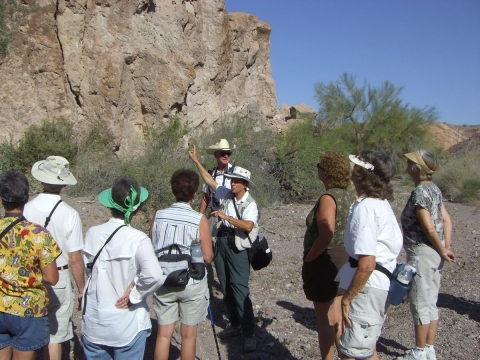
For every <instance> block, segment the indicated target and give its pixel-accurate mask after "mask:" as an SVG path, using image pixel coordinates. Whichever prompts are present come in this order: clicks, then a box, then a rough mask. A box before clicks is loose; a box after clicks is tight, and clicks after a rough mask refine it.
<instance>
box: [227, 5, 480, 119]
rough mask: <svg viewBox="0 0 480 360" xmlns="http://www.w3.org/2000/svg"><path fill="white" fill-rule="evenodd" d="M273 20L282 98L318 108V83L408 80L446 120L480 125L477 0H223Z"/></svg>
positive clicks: (412, 93) (415, 94) (419, 101)
mask: <svg viewBox="0 0 480 360" xmlns="http://www.w3.org/2000/svg"><path fill="white" fill-rule="evenodd" d="M225 3H226V7H227V10H228V11H229V12H233V11H242V12H247V13H250V14H253V15H256V16H258V18H259V19H260V20H263V21H266V22H268V23H269V24H270V25H271V26H272V34H271V49H270V50H271V62H272V77H273V79H274V80H275V82H276V88H277V97H278V105H279V106H280V105H282V104H284V103H286V104H289V105H295V104H300V103H306V104H308V105H310V106H312V107H313V108H315V109H317V108H318V105H317V102H316V100H315V98H314V94H315V92H314V85H315V84H316V83H318V82H324V83H328V82H330V81H336V80H337V79H339V77H340V75H341V74H342V73H343V72H347V73H349V74H353V75H355V76H356V77H357V82H358V83H359V84H362V83H363V81H365V80H366V81H367V82H368V83H370V84H371V85H373V86H375V87H378V86H379V85H381V84H382V83H383V82H384V81H385V80H388V81H390V82H391V83H393V84H394V85H395V86H397V87H403V91H402V93H401V97H402V99H403V100H404V101H405V102H407V103H409V104H410V105H411V106H415V107H418V108H423V107H425V106H435V107H436V109H437V111H438V112H439V120H438V121H440V122H447V123H450V124H457V125H463V124H467V125H478V124H480V1H479V0H225Z"/></svg>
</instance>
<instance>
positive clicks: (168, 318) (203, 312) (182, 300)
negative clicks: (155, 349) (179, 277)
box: [153, 277, 210, 325]
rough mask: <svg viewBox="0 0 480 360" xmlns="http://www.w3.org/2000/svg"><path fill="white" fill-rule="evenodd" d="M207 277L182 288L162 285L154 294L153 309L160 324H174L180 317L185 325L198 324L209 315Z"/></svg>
mask: <svg viewBox="0 0 480 360" xmlns="http://www.w3.org/2000/svg"><path fill="white" fill-rule="evenodd" d="M209 300H210V294H209V292H208V286H207V278H206V277H205V278H204V279H203V280H202V281H201V282H199V283H198V284H194V285H188V286H185V287H181V288H178V289H176V288H164V287H161V288H160V289H158V290H157V291H156V292H155V294H154V295H153V309H154V311H155V314H156V315H157V321H158V325H168V324H172V323H174V322H175V321H177V320H178V319H180V320H181V322H182V324H185V325H198V324H200V323H201V322H202V321H203V320H205V318H206V317H207V312H208V302H209Z"/></svg>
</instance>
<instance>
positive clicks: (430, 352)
mask: <svg viewBox="0 0 480 360" xmlns="http://www.w3.org/2000/svg"><path fill="white" fill-rule="evenodd" d="M425 354H426V355H427V360H437V355H435V348H434V347H426V348H425Z"/></svg>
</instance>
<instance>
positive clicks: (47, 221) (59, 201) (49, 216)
mask: <svg viewBox="0 0 480 360" xmlns="http://www.w3.org/2000/svg"><path fill="white" fill-rule="evenodd" d="M61 202H62V199H60V200H58V202H57V203H56V204H55V206H54V207H53V209H52V211H51V212H50V215H48V216H47V218H46V219H45V225H44V226H43V227H44V228H45V229H46V228H47V226H48V224H49V223H50V219H51V218H52V215H53V213H54V211H55V209H56V208H57V206H58V205H60V203H61Z"/></svg>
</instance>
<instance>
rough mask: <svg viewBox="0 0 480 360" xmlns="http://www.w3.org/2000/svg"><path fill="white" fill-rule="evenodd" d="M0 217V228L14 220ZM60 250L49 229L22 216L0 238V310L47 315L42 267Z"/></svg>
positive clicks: (33, 315) (37, 315) (19, 314)
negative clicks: (22, 218)
mask: <svg viewBox="0 0 480 360" xmlns="http://www.w3.org/2000/svg"><path fill="white" fill-rule="evenodd" d="M15 220H16V218H15V217H5V218H3V219H0V232H2V231H3V230H4V229H5V228H6V227H7V226H8V225H10V224H11V223H12V222H13V221H15ZM60 254H61V250H60V249H59V247H58V246H57V243H56V242H55V240H53V238H52V237H51V235H50V233H49V232H48V230H46V229H45V228H43V227H42V226H40V225H37V224H34V223H31V222H29V221H27V220H22V221H20V222H19V223H18V224H16V225H15V226H14V227H13V228H12V229H10V230H9V231H8V232H7V234H5V236H4V237H3V238H2V239H0V280H1V285H0V312H4V313H8V314H12V315H16V316H21V317H41V316H45V315H47V305H48V292H47V290H46V289H45V286H44V285H43V283H42V278H43V277H42V271H41V269H42V268H44V267H45V266H47V265H48V264H50V263H51V262H53V261H54V260H55V259H56V258H57V257H58V256H59V255H60Z"/></svg>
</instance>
